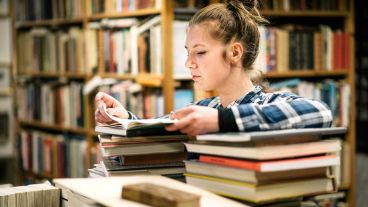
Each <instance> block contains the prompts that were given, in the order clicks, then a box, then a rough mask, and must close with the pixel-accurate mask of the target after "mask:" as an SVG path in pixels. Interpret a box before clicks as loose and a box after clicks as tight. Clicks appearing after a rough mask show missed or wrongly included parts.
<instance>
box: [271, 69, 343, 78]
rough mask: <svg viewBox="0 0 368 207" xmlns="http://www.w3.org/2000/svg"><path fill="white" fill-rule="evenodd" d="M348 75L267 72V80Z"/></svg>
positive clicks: (325, 72)
mask: <svg viewBox="0 0 368 207" xmlns="http://www.w3.org/2000/svg"><path fill="white" fill-rule="evenodd" d="M347 75H348V71H314V70H301V71H287V72H267V73H265V77H266V78H315V77H319V78H333V77H345V76H347Z"/></svg>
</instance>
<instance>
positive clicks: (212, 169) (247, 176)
mask: <svg viewBox="0 0 368 207" xmlns="http://www.w3.org/2000/svg"><path fill="white" fill-rule="evenodd" d="M184 162H185V169H186V172H187V173H190V174H197V175H206V176H211V177H218V178H225V179H232V180H236V181H241V182H245V183H253V184H265V183H275V182H283V181H290V180H301V179H307V178H316V177H323V176H325V175H326V172H327V170H328V167H316V168H307V169H296V170H287V171H272V172H259V171H255V170H251V169H243V168H236V167H229V166H223V165H217V164H210V163H204V162H199V161H198V160H185V161H184Z"/></svg>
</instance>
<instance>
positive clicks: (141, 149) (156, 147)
mask: <svg viewBox="0 0 368 207" xmlns="http://www.w3.org/2000/svg"><path fill="white" fill-rule="evenodd" d="M184 150H185V147H184V144H183V143H182V142H166V143H147V144H127V145H120V146H114V147H102V146H101V155H102V156H103V157H108V156H116V155H139V154H156V153H171V152H184Z"/></svg>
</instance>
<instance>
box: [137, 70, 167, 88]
mask: <svg viewBox="0 0 368 207" xmlns="http://www.w3.org/2000/svg"><path fill="white" fill-rule="evenodd" d="M135 81H136V82H137V83H139V84H141V85H143V86H146V87H160V86H162V82H163V81H164V78H163V77H162V75H153V74H144V73H141V74H139V75H137V77H136V78H135Z"/></svg>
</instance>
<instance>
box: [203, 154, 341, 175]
mask: <svg viewBox="0 0 368 207" xmlns="http://www.w3.org/2000/svg"><path fill="white" fill-rule="evenodd" d="M199 161H200V162H204V163H210V164H217V165H222V166H228V167H235V168H242V169H247V170H254V171H257V172H272V171H283V170H292V169H306V168H315V167H325V166H333V165H338V164H339V163H340V157H339V156H337V155H321V156H312V157H302V158H292V159H283V160H274V161H250V160H244V159H232V158H226V157H216V156H207V155H200V157H199Z"/></svg>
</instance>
